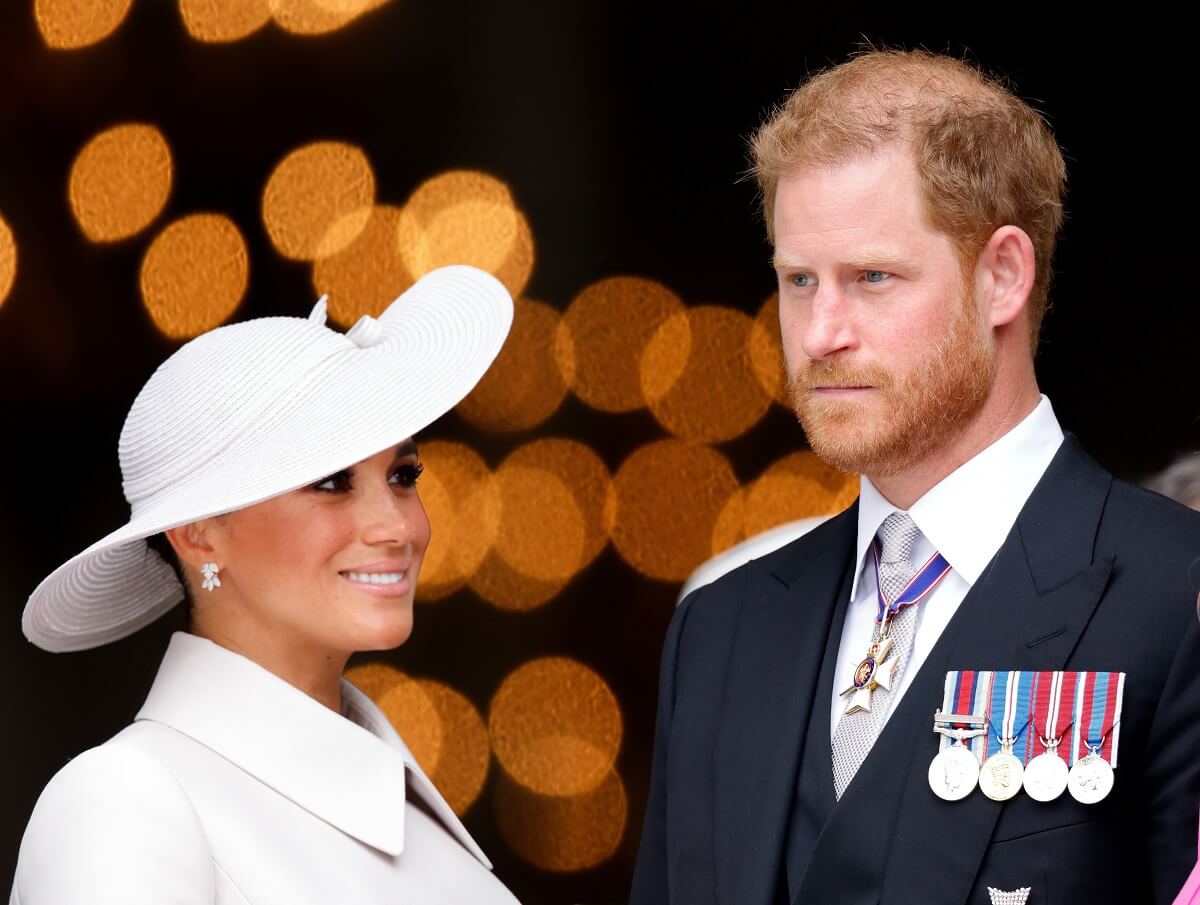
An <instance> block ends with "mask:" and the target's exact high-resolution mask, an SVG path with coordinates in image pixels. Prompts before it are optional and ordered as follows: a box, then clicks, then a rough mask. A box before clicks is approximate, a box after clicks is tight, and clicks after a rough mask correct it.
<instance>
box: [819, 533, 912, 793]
mask: <svg viewBox="0 0 1200 905" xmlns="http://www.w3.org/2000/svg"><path fill="white" fill-rule="evenodd" d="M920 534H921V531H920V529H919V528H917V526H916V523H914V522H913V520H912V519H911V518H910V517H909V516H908V514H907V513H904V512H893V513H892V514H891V515H889V516H888V517H887V518H886V519H885V520H884V523H883V524H882V525H881V526H880V528H879V534H878V535H877V537H878V538H879V544H880V551H879V585H880V587H881V588H883V594H884V596H885V597H886V598H887V600H888V601H889V602H891V601H892V600H895V599H896V597H897V596H899V594H900V593H901V592H902V591H903V590H904V587H905V585H907V584H908V583H909V581H911V580H912V577H913V573H914V572H916V567H915V566H914V565H913V562H912V550H913V545H914V544H916V542H917V538H918V537H919V536H920ZM916 625H917V607H916V605H913V606H909V607H905V608H904V609H902V610H901V611H900V612H899V613H897V614H896V616H895V618H894V619H892V620H891V626H890V628H889V637H890V638H891V639H892V649H891V653H890V654H888V657H887V659H889V660H890V659H892V658H895V659H896V661H897V665H896V671H895V673H894V676H893V679H892V686H893V688H894V687H897V686H898V684H899V682H900V677H901V675H902V674H903V673H904V665H905V663H906V662H907V661H908V655H909V653H910V652H911V651H912V645H913V636H914V635H915V634H916ZM834 678H835V680H836V681H838V682H841V681H842V680H843V679H844V678H845V677H844V676H835V677H834ZM891 697H892V693H891V692H890V691H888V690H887V689H885V688H882V687H879V688H876V689H875V690H874V691H873V692H872V693H871V709H870V710H860V711H858V712H856V713H845V714H843V715H842V718H841V720H840V722H839V723H838V725H837V729H835V730H834V733H833V791H834V794H835V795H837V797H838V799H839V800H840V799H841V797H842V793H843V792H845V791H846V786H848V785H850V780H852V779H853V778H854V774H855V773H857V772H858V768H859V767H861V766H862V762H863V761H864V760H866V759H867V755H868V754H869V753H870V752H871V746H872V745H873V744H875V737H876V736H877V735H879V730H880V729H881V728H882V726H883V722H884V717H886V716H887V713H888V709H889V707H890V706H891V703H892V702H891Z"/></svg>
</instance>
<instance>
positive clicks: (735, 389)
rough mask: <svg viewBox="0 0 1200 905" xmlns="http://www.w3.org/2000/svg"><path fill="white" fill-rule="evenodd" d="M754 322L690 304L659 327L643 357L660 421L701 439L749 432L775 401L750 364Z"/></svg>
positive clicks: (647, 390) (646, 387)
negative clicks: (756, 376)
mask: <svg viewBox="0 0 1200 905" xmlns="http://www.w3.org/2000/svg"><path fill="white" fill-rule="evenodd" d="M752 325H753V322H752V321H751V319H750V318H749V317H747V316H746V315H745V314H743V313H742V312H740V311H735V310H734V309H732V308H723V307H718V306H715V305H706V306H703V307H699V308H689V309H687V310H685V311H682V312H680V313H678V314H675V315H673V316H672V317H671V318H669V319H668V320H667V321H666V322H665V323H663V324H662V326H660V327H659V328H658V330H657V331H655V333H654V335H653V336H652V337H651V338H650V341H649V342H648V343H647V344H646V350H645V352H644V353H643V355H642V361H641V365H640V375H641V382H642V391H643V393H644V394H645V397H646V401H647V403H648V404H649V406H650V411H651V412H653V413H654V417H655V418H657V419H658V422H659V423H660V424H661V425H662V426H663V427H665V428H666V429H667V430H669V431H670V432H671V433H673V434H675V435H676V436H679V437H682V438H684V439H685V440H691V441H693V442H696V443H720V442H722V441H725V440H732V439H733V438H734V437H737V436H740V435H741V434H743V433H745V432H746V431H747V430H749V429H750V428H751V427H752V426H753V425H754V424H755V422H757V421H758V419H759V418H761V417H762V416H763V414H764V413H765V412H766V410H767V407H768V406H769V405H770V402H771V400H770V399H769V398H768V397H767V395H766V393H765V392H764V391H763V389H762V388H761V387H760V386H759V384H758V381H757V380H756V379H755V376H754V369H753V367H752V366H751V363H750V355H749V351H748V348H749V342H750V332H751V327H752Z"/></svg>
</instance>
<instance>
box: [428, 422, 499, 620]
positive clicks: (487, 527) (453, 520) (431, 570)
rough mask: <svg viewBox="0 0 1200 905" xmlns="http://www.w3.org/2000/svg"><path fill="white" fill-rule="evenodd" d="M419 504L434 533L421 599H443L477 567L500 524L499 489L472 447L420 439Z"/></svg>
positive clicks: (457, 587) (459, 586)
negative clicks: (427, 517) (421, 470)
mask: <svg viewBox="0 0 1200 905" xmlns="http://www.w3.org/2000/svg"><path fill="white" fill-rule="evenodd" d="M420 448H421V464H422V465H423V466H424V468H425V471H424V473H423V474H422V475H421V482H420V484H419V488H420V495H421V502H422V504H423V505H424V506H425V511H426V513H427V514H428V515H429V524H430V526H431V527H432V529H433V535H432V538H431V540H430V542H429V547H428V548H427V550H426V551H425V558H424V560H423V562H422V563H421V573H420V575H419V576H418V579H417V599H418V600H422V601H427V600H439V599H441V598H442V597H445V596H447V595H448V594H451V593H453V592H454V591H456V590H458V589H459V588H461V587H462V586H463V585H464V584H466V582H467V581H468V580H469V579H470V578H471V577H472V576H473V575H474V574H475V573H476V571H477V570H478V569H479V566H480V563H482V562H483V559H484V557H485V556H486V555H487V553H488V550H489V549H490V548H491V546H492V544H493V543H494V541H495V539H496V533H497V531H498V530H499V527H500V489H499V487H498V486H497V485H496V481H495V479H494V478H493V476H492V473H491V471H490V470H489V469H488V467H487V464H486V463H485V462H484V461H483V459H481V458H480V457H479V455H478V454H477V453H476V452H474V451H473V450H472V449H471V448H470V447H467V446H464V445H463V444H461V443H452V442H447V441H440V440H431V441H426V442H422V443H421V444H420Z"/></svg>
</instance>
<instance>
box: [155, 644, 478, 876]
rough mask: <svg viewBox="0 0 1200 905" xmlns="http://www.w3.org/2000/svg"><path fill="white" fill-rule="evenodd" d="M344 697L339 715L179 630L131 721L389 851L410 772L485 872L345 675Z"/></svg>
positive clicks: (398, 845)
mask: <svg viewBox="0 0 1200 905" xmlns="http://www.w3.org/2000/svg"><path fill="white" fill-rule="evenodd" d="M342 702H343V705H342V706H343V714H342V715H339V714H337V713H334V712H333V711H332V710H329V709H328V708H327V707H324V706H323V705H321V704H319V703H318V702H317V701H316V700H314V699H313V698H311V697H309V696H308V695H306V694H304V693H303V692H302V691H300V690H299V689H297V688H295V687H293V686H292V685H289V684H288V683H287V682H285V681H284V680H283V679H281V678H279V677H278V676H276V675H274V674H273V673H271V672H268V671H267V670H266V669H264V668H263V667H261V666H259V665H258V664H257V663H254V662H253V661H252V660H249V659H247V658H245V657H243V656H241V655H240V654H235V653H233V652H232V651H230V650H227V649H225V648H223V647H221V646H219V645H217V644H214V643H212V642H211V641H208V640H205V639H203V638H199V637H196V636H195V635H189V634H185V633H183V632H176V633H175V634H174V635H173V636H172V637H171V643H170V645H169V646H168V648H167V653H166V656H165V657H164V658H163V661H162V665H161V666H160V667H159V670H158V675H157V677H156V678H155V680H154V685H153V687H152V688H151V689H150V695H149V697H148V698H147V699H146V703H145V705H144V706H143V707H142V709H141V711H140V712H139V713H138V715H137V719H138V720H150V721H153V722H156V723H161V724H163V725H165V726H169V727H171V728H172V729H175V730H176V731H178V732H180V733H182V734H184V735H186V736H188V737H189V738H191V739H192V740H193V741H196V742H198V743H199V744H201V745H204V746H205V747H206V748H209V749H210V750H212V751H214V752H216V753H217V754H219V755H220V756H221V757H223V758H225V759H226V760H228V761H230V762H231V763H233V764H235V765H236V766H238V767H240V768H241V769H242V770H244V771H245V772H247V773H249V774H250V775H251V776H253V777H254V778H255V779H257V780H259V781H260V782H262V783H264V784H265V785H267V786H269V787H271V788H272V789H274V790H275V791H276V792H278V793H279V794H280V795H283V796H284V797H285V798H287V799H289V800H290V801H292V802H293V803H294V804H296V805H297V806H299V807H301V808H303V809H304V810H306V811H308V812H309V813H310V814H312V815H313V816H315V817H318V818H320V819H321V820H324V821H325V822H326V823H328V824H330V825H331V826H333V827H335V828H337V829H338V830H341V831H342V832H343V833H345V834H346V835H348V836H351V837H353V838H355V839H357V840H358V841H360V842H362V843H365V844H366V845H369V846H371V847H372V848H376V849H378V850H380V851H382V852H385V853H386V854H388V855H392V856H396V855H399V854H400V853H401V852H402V851H403V850H404V814H405V808H404V805H405V782H406V777H407V780H408V781H409V782H411V783H412V791H413V792H414V793H415V794H416V795H417V796H419V797H420V798H421V800H422V801H423V802H424V803H425V804H427V805H428V806H429V807H430V808H431V809H432V811H433V812H434V813H435V814H436V815H437V816H438V818H440V819H441V821H442V823H443V824H444V825H445V827H446V828H447V830H448V831H449V832H450V833H451V834H452V835H453V836H454V838H455V839H456V840H458V842H459V843H461V844H462V846H463V847H464V848H466V849H467V851H469V852H470V853H471V854H472V855H474V856H475V857H476V858H477V859H479V861H480V862H481V863H482V864H483V865H484V866H485V867H487V868H488V869H489V870H490V869H491V866H492V865H491V862H489V861H488V859H487V857H486V856H485V855H484V854H483V851H482V850H481V849H480V848H479V846H478V845H476V844H475V841H474V840H473V839H472V838H471V837H470V835H469V834H468V833H467V831H466V829H465V828H464V827H463V825H462V823H461V822H460V821H459V819H458V818H457V817H456V816H455V815H454V812H453V810H451V808H450V806H449V805H448V804H446V802H445V800H444V799H443V798H442V796H441V795H439V794H438V792H437V790H436V789H435V788H434V786H433V784H432V783H431V782H430V781H429V778H428V777H427V776H426V775H425V773H424V771H423V770H422V769H421V767H420V766H419V765H418V764H417V762H416V759H415V758H414V757H413V756H412V753H411V752H410V751H409V750H408V747H407V746H406V745H405V744H404V741H403V740H402V739H401V738H400V736H399V735H397V734H396V731H395V730H394V729H393V728H392V726H391V723H390V722H389V721H388V719H387V717H386V716H384V714H383V713H382V712H380V710H379V708H377V707H376V706H375V705H374V704H373V703H372V702H371V700H370V699H369V698H368V697H367V696H366V695H364V694H363V693H362V692H361V691H359V690H358V689H357V688H355V687H354V686H353V685H351V684H350V683H349V682H347V681H345V680H342Z"/></svg>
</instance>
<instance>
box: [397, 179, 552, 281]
mask: <svg viewBox="0 0 1200 905" xmlns="http://www.w3.org/2000/svg"><path fill="white" fill-rule="evenodd" d="M396 243H397V245H398V247H399V249H400V255H401V257H402V258H403V260H404V263H405V265H406V266H407V268H408V270H409V272H410V273H412V275H413V276H414V277H417V278H419V277H421V276H424V275H425V274H426V273H428V272H429V271H431V270H434V269H436V268H438V267H444V266H446V265H447V264H471V265H473V266H475V267H478V268H479V269H480V270H486V271H487V272H488V273H490V274H492V275H494V276H495V277H496V279H498V280H500V282H502V283H503V284H504V285H505V286H506V287H507V288H508V291H509V294H510V295H512V296H513V297H514V298H516V297H518V296H519V295H520V294H521V293H522V292H523V291H524V290H525V284H526V283H528V282H529V275H530V273H531V272H532V271H533V259H534V253H533V234H532V233H531V232H530V230H529V224H528V223H527V222H526V221H525V216H524V215H523V214H522V213H521V212H520V211H519V210H518V209H517V207H516V204H515V203H514V201H513V198H512V194H511V193H510V192H509V190H508V187H507V186H506V185H505V184H504V183H503V182H501V181H500V180H498V179H496V178H495V177H494V176H490V175H488V174H487V173H481V172H478V171H475V170H452V171H450V172H448V173H442V174H441V175H439V176H435V177H433V178H432V179H429V180H427V181H426V182H424V183H422V184H421V186H420V187H419V188H418V189H417V190H416V191H415V192H413V194H412V196H411V197H410V198H409V199H408V202H407V203H406V204H405V206H404V211H403V214H402V216H401V218H400V222H399V224H398V226H397V230H396Z"/></svg>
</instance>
